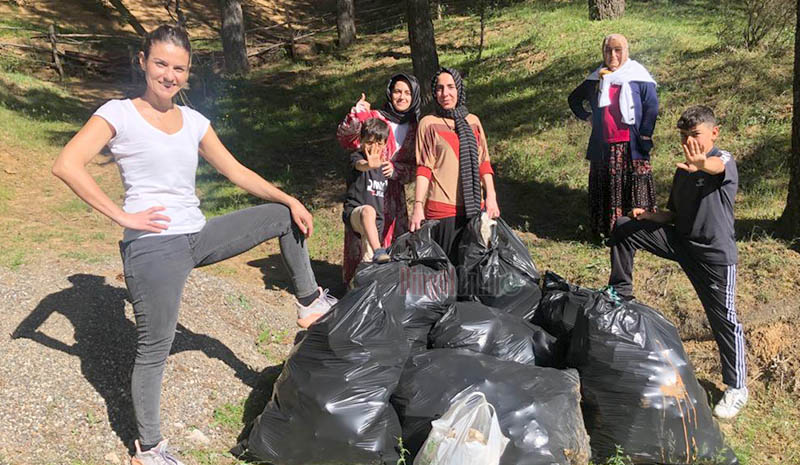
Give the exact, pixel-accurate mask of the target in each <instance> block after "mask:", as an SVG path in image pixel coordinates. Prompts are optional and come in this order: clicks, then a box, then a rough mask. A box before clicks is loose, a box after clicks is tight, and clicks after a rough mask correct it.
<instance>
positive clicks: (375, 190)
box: [342, 152, 388, 233]
mask: <svg viewBox="0 0 800 465" xmlns="http://www.w3.org/2000/svg"><path fill="white" fill-rule="evenodd" d="M366 159H367V157H366V155H364V154H363V153H362V152H353V153H352V154H350V173H349V174H348V177H347V196H346V197H345V200H344V210H343V211H342V220H343V221H344V224H345V225H347V226H348V227H350V214H351V213H352V212H353V210H354V209H355V208H356V207H360V206H362V205H369V206H371V207H372V208H374V209H375V212H376V218H375V225H376V226H377V228H378V232H379V233H380V232H381V231H383V196H384V193H385V192H386V186H387V184H388V181H387V180H386V176H384V175H383V171H382V170H381V168H374V169H371V170H367V171H359V170H357V169H356V167H355V166H356V163H357V162H358V161H360V160H366Z"/></svg>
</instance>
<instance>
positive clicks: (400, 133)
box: [389, 121, 408, 155]
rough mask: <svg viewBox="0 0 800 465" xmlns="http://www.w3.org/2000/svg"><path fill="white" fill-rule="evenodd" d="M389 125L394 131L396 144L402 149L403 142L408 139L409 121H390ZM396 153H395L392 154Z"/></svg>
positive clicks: (398, 148)
mask: <svg viewBox="0 0 800 465" xmlns="http://www.w3.org/2000/svg"><path fill="white" fill-rule="evenodd" d="M389 126H391V128H392V133H393V134H394V141H395V142H396V144H395V146H396V147H397V150H395V153H397V151H398V150H400V147H402V146H403V142H405V141H406V135H408V123H403V124H397V123H393V122H391V121H389ZM392 155H394V153H393V154H392Z"/></svg>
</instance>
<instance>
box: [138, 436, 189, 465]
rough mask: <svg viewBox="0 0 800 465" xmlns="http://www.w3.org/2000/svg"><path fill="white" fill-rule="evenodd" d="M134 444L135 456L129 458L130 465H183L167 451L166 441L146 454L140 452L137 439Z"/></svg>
mask: <svg viewBox="0 0 800 465" xmlns="http://www.w3.org/2000/svg"><path fill="white" fill-rule="evenodd" d="M134 444H135V445H136V455H134V456H133V457H131V465H184V464H183V462H181V461H180V460H178V458H177V457H175V456H174V455H172V454H171V453H170V452H169V451H167V440H166V439H164V440H163V441H161V442H159V443H158V445H157V446H155V447H153V448H152V449H150V450H148V451H147V452H142V448H141V447H140V446H139V440H138V439H137V440H136V441H135V442H134Z"/></svg>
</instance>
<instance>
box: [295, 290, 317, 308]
mask: <svg viewBox="0 0 800 465" xmlns="http://www.w3.org/2000/svg"><path fill="white" fill-rule="evenodd" d="M317 297H319V289H317V290H316V291H314V293H313V294H311V295H309V296H306V297H298V298H297V301H298V302H300V305H302V306H303V307H308V306H309V305H311V302H313V301H315V300H317Z"/></svg>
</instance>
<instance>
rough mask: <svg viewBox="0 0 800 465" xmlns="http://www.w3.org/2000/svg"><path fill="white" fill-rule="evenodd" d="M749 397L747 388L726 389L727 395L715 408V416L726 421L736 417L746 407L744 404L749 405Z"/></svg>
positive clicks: (723, 396) (724, 395)
mask: <svg viewBox="0 0 800 465" xmlns="http://www.w3.org/2000/svg"><path fill="white" fill-rule="evenodd" d="M747 397H748V392H747V388H746V387H743V388H739V389H736V388H732V387H730V386H728V389H725V394H723V395H722V399H721V400H720V401H719V403H717V405H716V407H714V416H716V417H717V418H724V419H729V418H733V417H735V416H736V414H737V413H739V410H741V409H742V407H744V404H746V403H747Z"/></svg>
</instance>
